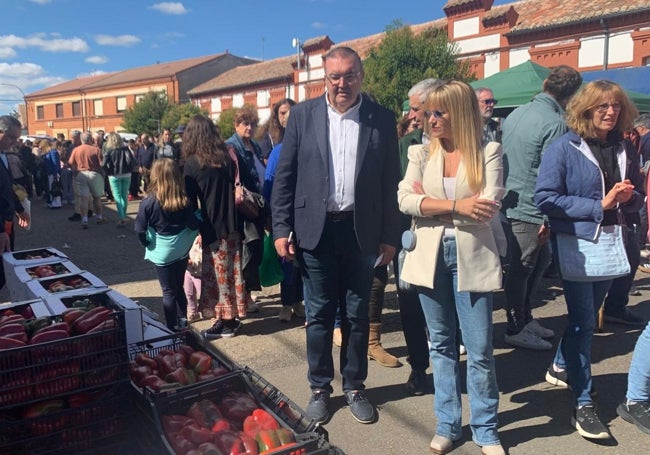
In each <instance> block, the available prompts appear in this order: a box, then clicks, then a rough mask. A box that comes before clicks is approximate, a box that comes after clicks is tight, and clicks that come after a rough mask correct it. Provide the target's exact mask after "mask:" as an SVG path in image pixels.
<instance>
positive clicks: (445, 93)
mask: <svg viewBox="0 0 650 455" xmlns="http://www.w3.org/2000/svg"><path fill="white" fill-rule="evenodd" d="M425 108H426V113H425V115H426V118H427V119H428V124H427V127H428V134H429V137H430V139H431V143H430V144H429V145H414V146H411V147H409V151H408V152H409V164H408V167H407V170H406V174H405V176H404V179H403V180H402V181H401V182H400V184H399V190H398V199H399V206H400V210H401V211H402V212H404V213H406V214H408V215H412V216H414V217H416V222H415V228H414V233H415V237H416V244H415V248H414V249H413V250H412V251H410V252H409V253H408V254H407V256H406V259H405V261H404V267H403V269H402V275H401V279H402V280H404V281H406V282H408V283H411V284H413V285H415V286H416V287H417V291H418V294H419V297H420V303H421V305H422V310H423V312H424V316H425V319H426V322H427V327H428V329H429V339H430V342H431V348H430V355H431V362H432V364H433V370H434V372H435V374H434V386H435V393H436V399H435V403H434V411H435V414H436V417H437V428H436V434H435V436H434V437H433V440H432V441H431V444H430V450H431V452H432V453H436V454H445V453H448V452H449V451H451V450H452V449H453V442H454V441H456V440H458V439H460V438H461V436H462V424H461V417H462V413H461V388H460V383H461V381H460V368H459V361H458V353H457V347H456V333H457V328H456V316H455V315H456V313H458V321H459V323H460V328H461V331H462V333H463V342H464V344H465V347H466V349H467V353H468V357H467V391H468V394H469V401H470V415H471V417H470V428H471V429H472V438H473V440H474V442H475V443H476V444H478V445H479V446H481V447H482V453H483V454H486V455H496V454H503V453H505V452H504V450H503V448H502V446H501V443H500V440H499V435H498V432H497V410H498V404H499V392H498V389H497V381H496V372H495V365H494V356H493V348H492V292H493V291H494V290H496V289H499V288H500V287H501V263H500V259H499V252H500V248H499V245H498V244H497V240H496V237H495V233H494V232H493V226H494V227H495V229H496V226H497V225H498V217H496V218H495V215H496V214H497V212H498V211H499V207H500V202H499V201H500V200H501V198H502V197H503V194H504V188H503V183H502V176H503V169H502V163H501V146H500V145H499V144H498V143H496V142H489V143H485V142H483V141H482V134H483V123H482V120H481V114H480V111H479V106H478V102H477V98H476V95H475V93H474V90H473V89H472V88H471V87H470V86H469V85H467V84H466V83H464V82H459V81H450V82H447V83H445V84H444V85H442V86H440V87H438V88H437V89H435V90H433V91H432V93H431V94H430V95H429V97H428V98H427V101H426V103H425ZM493 219H495V223H493V222H492V220H493ZM503 246H504V245H501V248H503Z"/></svg>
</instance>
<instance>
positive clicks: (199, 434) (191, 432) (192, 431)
mask: <svg viewBox="0 0 650 455" xmlns="http://www.w3.org/2000/svg"><path fill="white" fill-rule="evenodd" d="M181 435H182V436H183V437H184V438H185V439H188V440H190V441H192V442H193V443H195V444H203V443H204V442H211V441H212V438H213V436H214V433H213V432H212V431H210V430H208V429H207V428H203V427H200V426H199V425H197V424H196V423H193V424H191V425H186V426H184V427H183V429H182V430H181Z"/></svg>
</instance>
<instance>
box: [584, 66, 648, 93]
mask: <svg viewBox="0 0 650 455" xmlns="http://www.w3.org/2000/svg"><path fill="white" fill-rule="evenodd" d="M582 78H583V79H584V80H585V81H587V82H590V81H595V80H597V79H608V80H610V81H612V82H616V83H617V84H619V85H620V86H621V87H625V90H631V91H634V92H639V93H643V94H645V95H650V66H637V67H634V68H615V69H609V70H599V71H584V72H583V73H582Z"/></svg>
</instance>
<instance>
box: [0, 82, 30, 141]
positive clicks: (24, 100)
mask: <svg viewBox="0 0 650 455" xmlns="http://www.w3.org/2000/svg"><path fill="white" fill-rule="evenodd" d="M0 85H6V86H7V87H14V88H17V89H18V90H19V91H20V94H21V95H23V103H24V104H25V121H24V126H25V129H26V130H27V134H29V125H28V122H29V111H28V109H27V98H25V92H23V89H22V88H20V87H19V86H17V85H16V84H9V83H7V82H0ZM21 117H22V115H21Z"/></svg>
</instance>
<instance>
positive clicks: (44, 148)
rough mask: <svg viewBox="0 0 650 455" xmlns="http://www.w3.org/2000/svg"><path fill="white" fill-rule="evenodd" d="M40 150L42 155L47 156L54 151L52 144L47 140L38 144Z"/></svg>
mask: <svg viewBox="0 0 650 455" xmlns="http://www.w3.org/2000/svg"><path fill="white" fill-rule="evenodd" d="M38 150H39V151H40V153H41V155H45V154H46V153H47V152H49V151H50V150H52V143H51V142H50V141H48V140H47V139H42V140H41V141H40V142H39V143H38Z"/></svg>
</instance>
